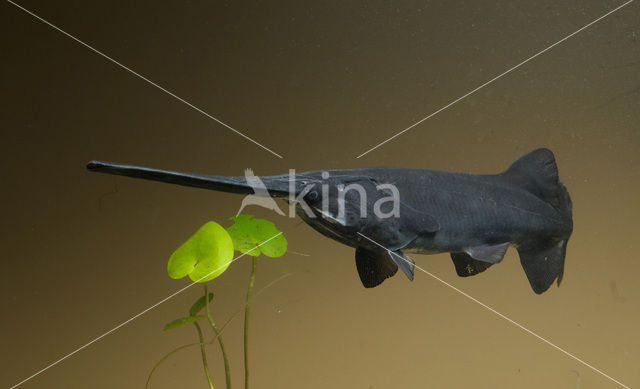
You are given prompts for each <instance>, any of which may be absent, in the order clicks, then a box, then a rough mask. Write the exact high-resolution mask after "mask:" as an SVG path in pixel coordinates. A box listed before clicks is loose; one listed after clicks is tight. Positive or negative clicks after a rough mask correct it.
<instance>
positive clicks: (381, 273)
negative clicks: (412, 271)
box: [356, 247, 404, 288]
mask: <svg viewBox="0 0 640 389" xmlns="http://www.w3.org/2000/svg"><path fill="white" fill-rule="evenodd" d="M403 262H404V261H403ZM356 268H357V269H358V275H359V276H360V281H362V285H364V287H365V288H373V287H374V286H378V285H380V284H381V283H382V282H383V281H384V280H386V279H387V278H389V277H391V276H393V275H394V274H396V272H397V271H398V265H396V263H395V262H394V261H393V260H392V259H391V257H390V255H389V252H388V251H386V250H382V249H381V250H369V249H366V248H364V247H358V248H357V249H356ZM403 271H404V269H403Z"/></svg>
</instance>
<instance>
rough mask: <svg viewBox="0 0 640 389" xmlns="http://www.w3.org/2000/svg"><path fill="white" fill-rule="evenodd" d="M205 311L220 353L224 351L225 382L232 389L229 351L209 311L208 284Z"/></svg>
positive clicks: (205, 292) (205, 289) (228, 388)
mask: <svg viewBox="0 0 640 389" xmlns="http://www.w3.org/2000/svg"><path fill="white" fill-rule="evenodd" d="M203 285H204V295H205V298H204V301H205V303H206V304H205V305H204V309H205V311H206V312H207V319H208V320H209V324H211V329H212V330H213V332H214V333H215V334H216V339H218V344H219V345H220V351H222V360H223V361H224V376H225V382H226V384H227V389H231V369H230V367H229V358H228V357H227V350H226V349H225V348H224V342H223V341H222V336H221V334H220V331H219V330H218V326H216V323H215V322H214V321H213V316H211V311H210V310H209V289H208V288H207V283H206V282H205V283H204V284H203Z"/></svg>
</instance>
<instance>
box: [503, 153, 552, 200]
mask: <svg viewBox="0 0 640 389" xmlns="http://www.w3.org/2000/svg"><path fill="white" fill-rule="evenodd" d="M502 176H503V177H505V178H506V179H507V180H509V182H510V183H512V184H515V185H518V186H520V187H521V188H523V189H526V190H527V191H528V192H530V193H532V194H534V195H535V196H537V197H539V198H540V199H542V200H544V201H546V202H548V203H550V204H552V205H553V206H555V207H558V206H559V205H560V204H559V199H558V167H557V166H556V160H555V158H554V156H553V153H552V152H551V150H549V149H545V148H540V149H536V150H533V151H532V152H530V153H528V154H525V155H523V156H522V157H520V158H518V159H517V160H516V161H515V162H514V163H513V164H512V165H511V166H510V167H509V169H507V170H506V171H505V172H504V173H502Z"/></svg>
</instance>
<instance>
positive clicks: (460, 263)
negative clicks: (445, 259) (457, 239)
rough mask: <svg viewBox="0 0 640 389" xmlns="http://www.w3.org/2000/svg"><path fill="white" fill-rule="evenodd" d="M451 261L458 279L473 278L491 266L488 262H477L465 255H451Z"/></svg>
mask: <svg viewBox="0 0 640 389" xmlns="http://www.w3.org/2000/svg"><path fill="white" fill-rule="evenodd" d="M451 259H452V260H453V265H454V266H455V267H456V273H458V275H459V276H460V277H469V276H475V275H476V274H478V273H482V272H483V271H485V270H487V269H488V268H489V267H490V266H491V265H493V264H492V263H489V262H482V261H477V260H475V259H473V258H471V256H470V255H469V254H467V253H451Z"/></svg>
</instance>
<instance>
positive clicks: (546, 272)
mask: <svg viewBox="0 0 640 389" xmlns="http://www.w3.org/2000/svg"><path fill="white" fill-rule="evenodd" d="M567 240H568V239H565V240H559V241H556V240H553V239H551V240H548V241H546V242H537V244H536V245H533V244H530V245H527V246H525V247H518V254H519V255H520V263H521V264H522V268H523V269H524V272H525V274H526V275H527V278H528V279H529V283H530V284H531V288H532V289H533V291H534V292H536V293H537V294H540V293H542V292H544V291H546V290H547V289H549V287H550V286H551V284H553V281H554V280H556V279H557V280H558V285H560V282H561V281H562V275H563V273H564V257H565V253H566V251H567Z"/></svg>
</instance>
